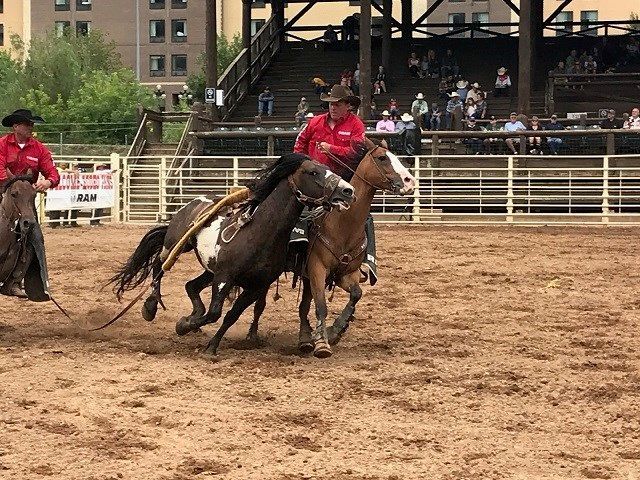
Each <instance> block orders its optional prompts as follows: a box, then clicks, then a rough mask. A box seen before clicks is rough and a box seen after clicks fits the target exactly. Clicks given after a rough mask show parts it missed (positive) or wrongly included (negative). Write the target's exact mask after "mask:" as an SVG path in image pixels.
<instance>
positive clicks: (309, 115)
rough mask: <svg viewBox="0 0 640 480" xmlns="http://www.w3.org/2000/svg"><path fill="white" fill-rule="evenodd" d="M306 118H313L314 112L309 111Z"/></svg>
mask: <svg viewBox="0 0 640 480" xmlns="http://www.w3.org/2000/svg"><path fill="white" fill-rule="evenodd" d="M304 118H313V113H311V112H309V113H307V114H306V115H305V116H304Z"/></svg>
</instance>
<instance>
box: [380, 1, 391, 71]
mask: <svg viewBox="0 0 640 480" xmlns="http://www.w3.org/2000/svg"><path fill="white" fill-rule="evenodd" d="M391 13H392V9H391V0H382V66H383V67H384V69H385V71H389V63H390V60H391Z"/></svg>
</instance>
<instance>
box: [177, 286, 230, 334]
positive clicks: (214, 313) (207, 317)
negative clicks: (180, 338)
mask: <svg viewBox="0 0 640 480" xmlns="http://www.w3.org/2000/svg"><path fill="white" fill-rule="evenodd" d="M232 288H233V283H232V282H221V283H220V284H219V285H216V284H215V283H214V285H213V286H212V288H211V291H212V292H211V304H210V305H209V311H208V312H207V313H205V314H204V315H202V316H200V317H189V318H183V319H181V320H180V321H179V322H178V323H177V324H176V333H177V334H178V335H185V334H187V333H189V332H193V331H195V330H198V329H199V328H200V327H203V326H204V325H207V324H209V323H215V322H217V321H218V319H219V318H220V317H221V316H222V307H223V305H224V300H225V298H227V295H229V292H230V291H231V289H232ZM238 298H240V297H238ZM236 301H237V300H236Z"/></svg>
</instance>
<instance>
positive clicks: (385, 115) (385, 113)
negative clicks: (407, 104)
mask: <svg viewBox="0 0 640 480" xmlns="http://www.w3.org/2000/svg"><path fill="white" fill-rule="evenodd" d="M381 115H382V116H383V117H388V116H390V115H391V114H390V113H389V110H384V111H383V112H382V114H381Z"/></svg>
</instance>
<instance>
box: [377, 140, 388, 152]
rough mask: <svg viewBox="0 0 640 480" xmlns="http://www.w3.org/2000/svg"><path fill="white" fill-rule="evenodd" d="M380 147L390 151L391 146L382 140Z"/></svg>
mask: <svg viewBox="0 0 640 480" xmlns="http://www.w3.org/2000/svg"><path fill="white" fill-rule="evenodd" d="M379 146H380V147H382V148H384V149H386V150H389V145H388V144H387V141H386V140H385V139H384V138H383V139H382V140H380V145H379Z"/></svg>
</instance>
